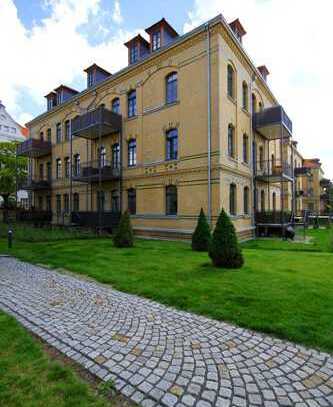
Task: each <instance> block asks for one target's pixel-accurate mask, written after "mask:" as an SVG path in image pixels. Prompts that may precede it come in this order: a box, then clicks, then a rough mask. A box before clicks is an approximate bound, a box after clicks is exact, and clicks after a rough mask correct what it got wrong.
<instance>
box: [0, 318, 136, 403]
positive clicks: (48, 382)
mask: <svg viewBox="0 0 333 407" xmlns="http://www.w3.org/2000/svg"><path fill="white" fill-rule="evenodd" d="M101 389H102V390H103V391H99V386H97V387H95V388H93V387H92V385H91V384H88V383H87V382H85V381H83V380H82V379H81V378H80V377H79V375H78V374H77V373H76V372H75V370H74V369H73V368H72V367H71V366H68V365H66V364H65V363H63V362H60V361H57V360H54V358H51V357H50V356H49V354H48V353H47V352H45V351H44V349H43V346H42V344H41V343H40V342H39V341H37V340H36V339H34V338H33V337H32V336H31V335H30V334H29V333H28V332H27V331H26V330H25V329H23V328H22V327H21V326H20V325H19V324H18V323H17V322H16V321H15V320H14V319H13V318H11V317H9V316H8V315H6V314H4V313H2V312H0V405H1V406H6V407H45V406H48V407H90V406H91V407H104V406H114V407H115V406H120V405H123V404H119V401H118V400H117V401H116V402H112V401H110V400H108V398H107V397H108V395H109V392H107V391H106V390H107V389H106V388H105V389H104V385H102V388H101ZM124 405H125V404H124ZM126 405H127V406H128V405H129V404H127V403H126Z"/></svg>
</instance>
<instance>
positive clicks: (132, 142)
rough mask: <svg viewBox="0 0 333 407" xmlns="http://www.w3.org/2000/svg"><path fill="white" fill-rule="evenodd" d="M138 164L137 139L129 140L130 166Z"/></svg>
mask: <svg viewBox="0 0 333 407" xmlns="http://www.w3.org/2000/svg"><path fill="white" fill-rule="evenodd" d="M135 165H136V140H135V139H132V140H130V141H129V142H128V166H129V167H134V166H135Z"/></svg>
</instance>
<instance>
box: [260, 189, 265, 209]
mask: <svg viewBox="0 0 333 407" xmlns="http://www.w3.org/2000/svg"><path fill="white" fill-rule="evenodd" d="M260 209H261V212H264V211H265V191H264V190H263V189H262V190H261V192H260Z"/></svg>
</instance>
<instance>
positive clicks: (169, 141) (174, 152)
mask: <svg viewBox="0 0 333 407" xmlns="http://www.w3.org/2000/svg"><path fill="white" fill-rule="evenodd" d="M177 158H178V130H177V129H172V130H169V131H168V132H167V134H166V159H167V160H177Z"/></svg>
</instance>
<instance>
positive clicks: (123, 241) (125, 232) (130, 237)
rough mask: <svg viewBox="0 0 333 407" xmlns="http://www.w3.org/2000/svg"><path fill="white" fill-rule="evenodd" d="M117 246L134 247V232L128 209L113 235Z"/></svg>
mask: <svg viewBox="0 0 333 407" xmlns="http://www.w3.org/2000/svg"><path fill="white" fill-rule="evenodd" d="M113 243H114V245H115V247H133V246H134V234H133V229H132V225H131V219H130V216H129V213H128V212H127V211H126V212H124V213H123V214H122V215H121V218H120V223H119V227H118V229H117V231H116V233H115V235H114V237H113Z"/></svg>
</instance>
